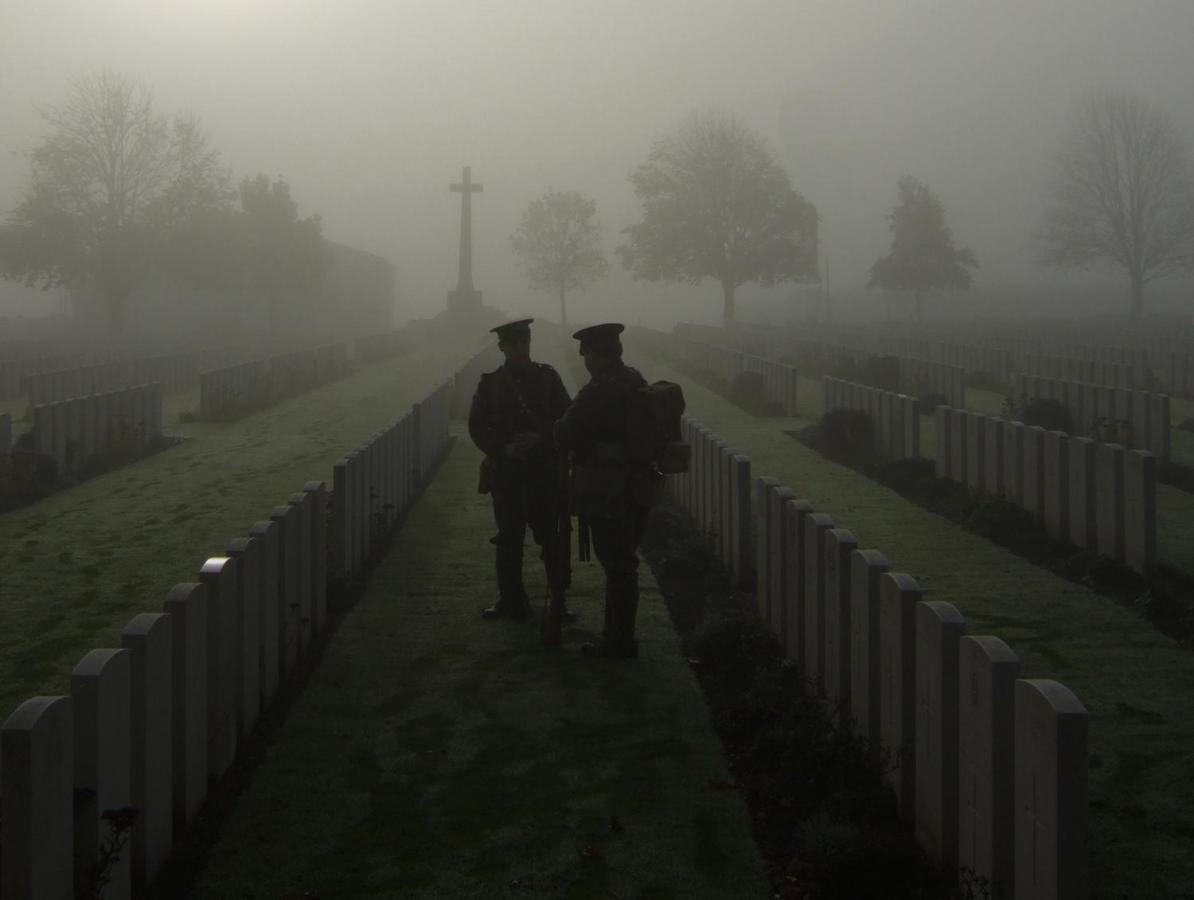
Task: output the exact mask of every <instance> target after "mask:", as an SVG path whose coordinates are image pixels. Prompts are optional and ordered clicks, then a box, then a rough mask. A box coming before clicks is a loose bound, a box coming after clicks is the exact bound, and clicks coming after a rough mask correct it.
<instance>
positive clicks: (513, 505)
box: [468, 319, 571, 620]
mask: <svg viewBox="0 0 1194 900" xmlns="http://www.w3.org/2000/svg"><path fill="white" fill-rule="evenodd" d="M533 321H534V319H518V320H516V321H513V322H507V323H505V324H504V325H498V326H497V327H496V328H491V329H490V331H492V332H494V333H495V334H496V335H497V336H498V349H499V350H501V351H502V353H503V354H504V355H505V357H506V361H505V363H504V364H502V365H501V366H499V367H498V368H497V369H496V370H495V371H493V372H487V373H485V374H484V375H482V376H481V379H480V382H479V383H478V385H477V392H476V393H475V394H474V395H473V402H472V407H471V408H470V410H469V416H468V431H469V436H470V437H471V438H472V439H473V443H474V444H476V445H477V447H479V448H480V449H481V450H482V452H484V453H485V461H484V462H483V463H482V467H481V487H480V489H481V491H482V492H483V493H489V494H490V495H491V496H492V498H493V517H494V519H495V520H496V522H497V528H498V533H497V537H495V538H494V539H493V543H494V544H495V545H496V546H497V581H498V600H497V603H496V604H494V605H493V606H490V607H489V608H487V609H485V610H483V611H482V615H483V616H484V617H485V618H487V619H503V618H507V619H517V620H525V619H528V618H530V617H531V616H532V615H533V611H532V609H531V603H530V599H529V598H528V597H527V594H526V590H525V589H524V587H523V583H522V548H523V542H524V540H525V538H526V531H527V526H528V525H529V526H530V528H531V534H532V535H533V537H534V539H535V543H536V544H538V545H539V546H540V548H542V551H543V554H542V555H543V560H544V567H545V569H546V570H547V578H548V586H549V589H550V590H551V591H552V594H553V600H555V601H557V602H558V603H559V604H560V605H561V606H562V604H563V591H564V590H565V588H566V587H567V576H566V574H562V572H563V567H562V566H561V565H560V562H561V561H560V560H559V559H557V557H558V556H559V555H560V554H559V553H558V552H557V550H558V549H559V548H557V546H556V541H555V532H556V515H557V512H558V510H559V509H560V506H561V500H562V487H561V485H562V482H563V477H561V476H562V475H566V473H563V472H562V470H561V466H563V465H565V463H564V460H563V459H562V457H561V455H560V454H559V453H558V451H557V450H556V448H555V446H554V444H553V442H552V428H553V426H554V425H555V423H556V420H557V419H559V417H560V416H561V415H562V414H563V412H564V410H565V409H566V408H567V407H568V404H569V403H570V402H571V398H570V397H569V396H568V391H567V389H566V388H565V387H564V383H563V381H561V380H560V376H559V373H558V372H556V370H555V369H553V368H552V367H551V366H549V365H547V364H546V363H538V362H533V361H532V360H531V328H530V326H531V322H533Z"/></svg>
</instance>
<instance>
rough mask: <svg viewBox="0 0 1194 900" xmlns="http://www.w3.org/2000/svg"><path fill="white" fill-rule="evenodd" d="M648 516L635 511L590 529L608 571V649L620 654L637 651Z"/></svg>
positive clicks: (597, 521) (601, 521)
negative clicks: (642, 545) (641, 545)
mask: <svg viewBox="0 0 1194 900" xmlns="http://www.w3.org/2000/svg"><path fill="white" fill-rule="evenodd" d="M645 520H646V516H645V513H641V512H640V511H639V510H635V511H634V512H632V513H631V514H630V515H627V516H625V517H623V518H619V519H593V520H592V521H591V523H590V525H589V528H590V530H591V533H592V536H593V552H594V553H595V554H596V555H597V560H598V562H600V563H601V567H602V568H603V569H604V570H605V645H606V647H607V649H609V650H611V651H612V652H614V653H618V654H626V655H629V654H632V653H634V651H635V644H634V623H635V619H636V617H637V615H638V554H637V552H636V551H637V549H638V542H639V540H640V538H641V537H642V528H643V523H644V522H645Z"/></svg>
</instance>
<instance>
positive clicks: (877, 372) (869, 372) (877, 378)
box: [862, 356, 900, 393]
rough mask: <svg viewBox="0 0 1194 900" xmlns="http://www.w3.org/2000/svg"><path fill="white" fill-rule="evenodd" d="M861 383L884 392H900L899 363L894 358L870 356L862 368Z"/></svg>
mask: <svg viewBox="0 0 1194 900" xmlns="http://www.w3.org/2000/svg"><path fill="white" fill-rule="evenodd" d="M862 377H863V383H864V384H868V385H870V386H871V387H877V388H882V389H883V390H885V391H895V392H896V393H899V390H900V361H899V360H898V359H897V358H896V357H894V356H872V357H870V358H869V359H868V360H867V361H866V363H865V364H864V365H863V367H862Z"/></svg>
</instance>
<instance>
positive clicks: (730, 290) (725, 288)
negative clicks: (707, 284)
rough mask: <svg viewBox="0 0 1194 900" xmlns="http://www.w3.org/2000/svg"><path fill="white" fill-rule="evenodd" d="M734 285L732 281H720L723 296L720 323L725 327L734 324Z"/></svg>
mask: <svg viewBox="0 0 1194 900" xmlns="http://www.w3.org/2000/svg"><path fill="white" fill-rule="evenodd" d="M735 287H736V285H735V284H734V283H733V282H732V281H723V282H722V283H721V292H722V296H723V301H722V307H721V323H722V325H724V326H725V327H726V328H729V327H730V326H731V325H733V324H734V288H735Z"/></svg>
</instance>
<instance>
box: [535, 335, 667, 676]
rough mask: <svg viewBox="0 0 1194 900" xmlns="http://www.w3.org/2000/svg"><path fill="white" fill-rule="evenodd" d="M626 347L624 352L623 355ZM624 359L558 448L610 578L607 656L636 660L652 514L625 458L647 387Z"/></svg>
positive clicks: (584, 402)
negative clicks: (629, 427) (635, 405)
mask: <svg viewBox="0 0 1194 900" xmlns="http://www.w3.org/2000/svg"><path fill="white" fill-rule="evenodd" d="M621 331H622V326H621V325H597V326H592V327H590V328H586V329H581V330H580V331H578V332H576V334H574V335H573V337H575V338H577V339H578V340H580V341H581V352H582V353H583V352H584V351H585V348H586V342H589V343H592V342H596V344H597V345H598V346H605V347H608V346H609V341H610V340H611V339H612V341H613V342H615V343H617V334H618V333H619V332H621ZM620 346H621V345H620V343H617V347H618V348H619V351H620ZM646 383H647V382H646V380H645V379H644V378H643V376H642V375H641V374H639V372H638V371H637V370H636V369H633V368H631V367H630V366H627V365H625V364H624V363H623V362H622V360H621V358H620V356H619V357H617V358H609V359H607V360H606V361H605V363H604V365H603V366H602V367H601V368H600V369H598V370H597V371H594V372H593V373H592V378H591V380H590V381H589V382H588V384H586V385H585V386H584V387H583V388H581V389H580V391H579V392H578V393H577V395H576V399H575V400H574V401H573V402H572V405H571V406H570V407H568V410H567V412H565V413H564V415H563V417H562V418H561V419H560V421H559V422H557V423H556V428H555V436H556V443H557V444H558V445H559V446H560V448H561V449H564V450H569V451H571V452H572V491H571V494H572V496H571V502H572V510H573V512H574V513H575V514H576V516H577V517H578V519H581V520H582V534H583V532H584V528H585V526H587V528H588V531H589V534H590V536H591V538H592V542H593V551H594V552H595V553H596V554H597V560H598V562H600V563H601V567H602V569H604V570H605V629H604V635H603V641H602V643H601V645H599V646H597V647H595V648H592V650H593V652H595V653H596V654H598V655H601V656H612V657H631V656H635V655H637V647H636V644H635V640H634V622H635V617H636V616H637V613H638V553H637V551H638V545H639V541H640V540H642V536H643V528H644V526H645V524H646V519H647V507H645V506H644V505H642V504H641V503H639V502H638V501H637V500H636V499H635V492H634V491H633V490H632V483H633V479H634V477H635V472H634V468H633V466H632V465H631V463H630V461H629V460H628V458H627V453H626V403H627V397H626V395H627V393H628V392H630V391H634V390H637V389H639V388H641V387H644V386H645V385H646Z"/></svg>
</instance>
